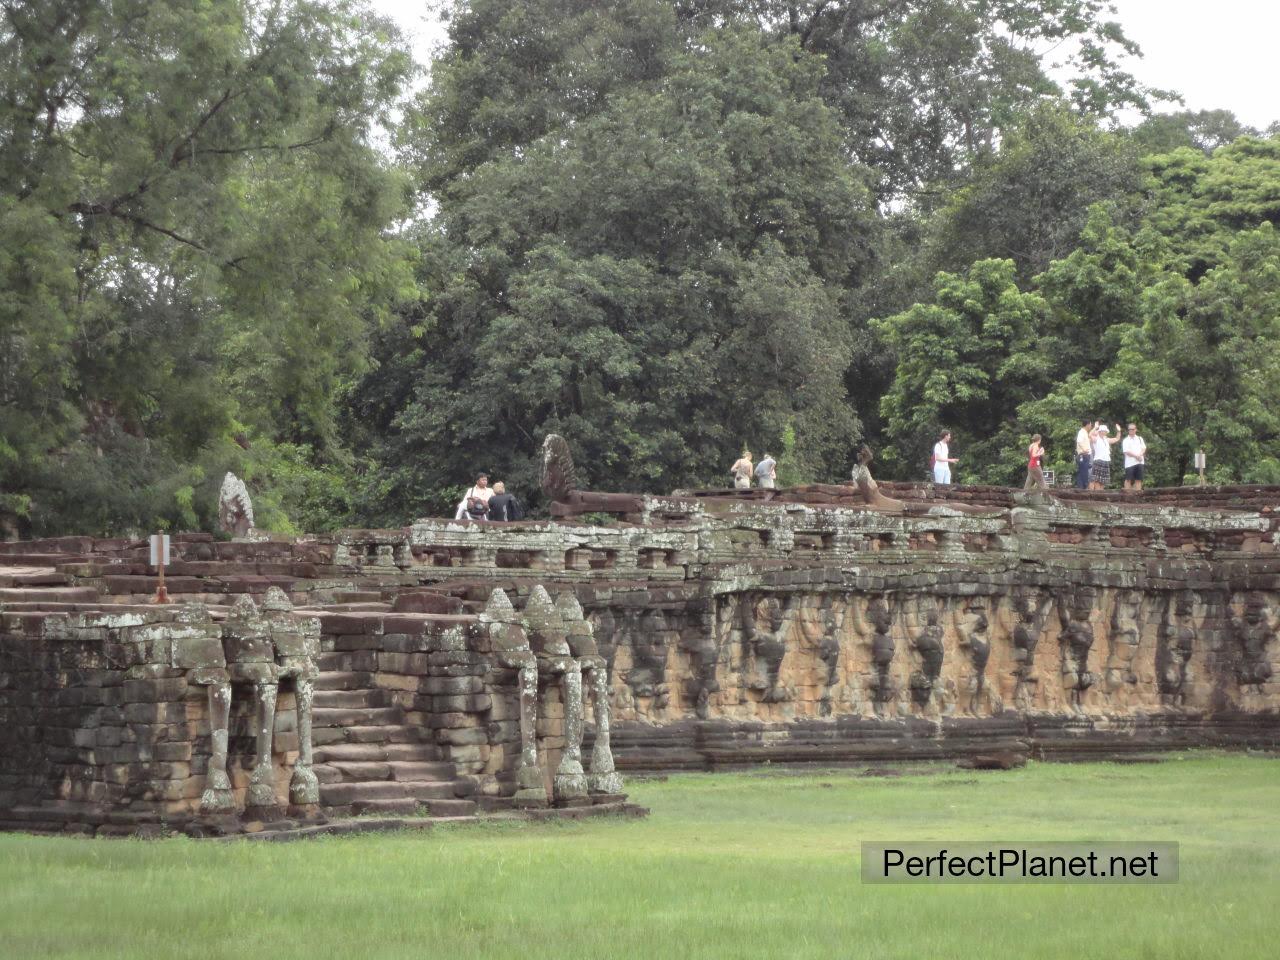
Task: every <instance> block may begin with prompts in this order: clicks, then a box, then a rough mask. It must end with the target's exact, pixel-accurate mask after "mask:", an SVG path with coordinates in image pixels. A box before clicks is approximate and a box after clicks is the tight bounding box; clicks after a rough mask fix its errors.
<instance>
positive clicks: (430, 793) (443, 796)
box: [320, 780, 469, 807]
mask: <svg viewBox="0 0 1280 960" xmlns="http://www.w3.org/2000/svg"><path fill="white" fill-rule="evenodd" d="M453 796H454V794H453V784H452V783H448V782H437V783H428V782H422V781H409V782H400V781H398V780H352V781H348V782H345V783H325V784H321V785H320V802H321V803H322V804H323V805H325V806H328V807H340V806H343V805H345V804H349V803H350V804H354V803H356V802H358V801H365V800H397V799H402V798H405V797H409V798H412V799H415V800H424V801H426V800H430V801H433V802H434V801H449V800H452V799H453ZM468 802H469V801H468Z"/></svg>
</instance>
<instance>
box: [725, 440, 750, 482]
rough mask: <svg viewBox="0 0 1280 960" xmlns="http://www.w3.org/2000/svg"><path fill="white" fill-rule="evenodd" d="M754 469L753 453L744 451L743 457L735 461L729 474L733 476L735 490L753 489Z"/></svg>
mask: <svg viewBox="0 0 1280 960" xmlns="http://www.w3.org/2000/svg"><path fill="white" fill-rule="evenodd" d="M752 469H753V468H752V466H751V451H750V450H743V451H742V456H740V457H739V458H738V459H737V460H735V461H734V464H733V466H732V467H730V468H729V472H730V473H731V474H733V486H734V489H735V490H750V489H751V472H752Z"/></svg>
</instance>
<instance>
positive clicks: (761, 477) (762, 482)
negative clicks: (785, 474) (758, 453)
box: [756, 453, 778, 490]
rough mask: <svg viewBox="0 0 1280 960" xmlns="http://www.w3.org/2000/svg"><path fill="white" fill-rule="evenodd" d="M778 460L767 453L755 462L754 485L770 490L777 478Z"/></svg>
mask: <svg viewBox="0 0 1280 960" xmlns="http://www.w3.org/2000/svg"><path fill="white" fill-rule="evenodd" d="M777 467H778V461H776V460H774V459H773V457H771V456H770V455H769V454H767V453H766V454H765V455H764V459H763V460H761V461H760V462H759V463H757V464H756V486H757V487H759V488H760V489H761V490H772V489H773V488H774V486H775V484H776V483H777V480H778V471H777Z"/></svg>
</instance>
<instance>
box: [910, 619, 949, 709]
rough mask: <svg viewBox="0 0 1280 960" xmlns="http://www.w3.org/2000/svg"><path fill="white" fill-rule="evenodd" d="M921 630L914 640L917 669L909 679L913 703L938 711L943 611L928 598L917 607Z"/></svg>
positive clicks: (912, 642)
mask: <svg viewBox="0 0 1280 960" xmlns="http://www.w3.org/2000/svg"><path fill="white" fill-rule="evenodd" d="M917 619H918V628H917V632H916V634H915V636H914V637H913V638H912V641H911V646H912V649H913V650H914V651H915V654H916V657H917V662H918V667H917V669H916V670H914V671H912V673H911V679H910V687H911V701H912V703H914V704H915V705H916V707H918V708H920V709H927V708H933V709H935V710H936V707H937V704H936V699H937V692H938V678H939V677H941V676H942V658H943V646H942V639H943V629H942V611H941V610H939V608H938V603H937V601H936V600H934V599H933V598H932V597H925V598H923V599H922V600H921V601H919V602H918V604H917Z"/></svg>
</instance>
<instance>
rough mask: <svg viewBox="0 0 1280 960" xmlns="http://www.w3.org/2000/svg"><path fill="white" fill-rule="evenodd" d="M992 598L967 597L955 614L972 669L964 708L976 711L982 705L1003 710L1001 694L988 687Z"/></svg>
mask: <svg viewBox="0 0 1280 960" xmlns="http://www.w3.org/2000/svg"><path fill="white" fill-rule="evenodd" d="M988 604H989V601H988V599H987V598H986V597H983V596H973V597H968V598H966V599H965V600H964V601H963V602H962V604H961V607H960V610H959V612H958V613H957V614H956V636H957V637H958V638H959V645H960V649H961V650H963V651H964V652H965V653H967V654H968V655H969V663H970V664H971V665H972V668H973V672H972V674H970V676H969V677H968V679H967V680H966V681H965V694H966V699H967V703H966V704H965V710H966V712H967V713H969V714H971V715H975V716H976V715H977V714H978V713H979V712H981V708H982V707H984V706H985V707H986V708H987V709H988V711H989V712H991V713H998V712H999V711H1000V698H999V696H998V695H997V694H996V693H995V692H993V691H990V690H989V689H988V686H987V662H988V661H989V660H990V659H991V618H990V616H988Z"/></svg>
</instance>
